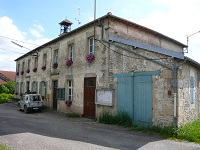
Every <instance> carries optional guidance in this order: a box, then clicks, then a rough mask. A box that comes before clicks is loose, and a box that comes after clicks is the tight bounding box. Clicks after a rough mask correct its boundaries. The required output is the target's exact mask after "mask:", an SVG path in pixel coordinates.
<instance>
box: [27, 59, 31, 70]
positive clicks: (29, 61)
mask: <svg viewBox="0 0 200 150" xmlns="http://www.w3.org/2000/svg"><path fill="white" fill-rule="evenodd" d="M30 65H31V60H30V59H29V60H28V68H27V69H28V70H30Z"/></svg>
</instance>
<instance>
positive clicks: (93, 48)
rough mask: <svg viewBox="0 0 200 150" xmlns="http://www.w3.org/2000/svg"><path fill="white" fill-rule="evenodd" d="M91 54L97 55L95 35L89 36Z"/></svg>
mask: <svg viewBox="0 0 200 150" xmlns="http://www.w3.org/2000/svg"><path fill="white" fill-rule="evenodd" d="M88 43H89V54H91V53H92V54H93V55H95V41H94V37H90V38H89V42H88Z"/></svg>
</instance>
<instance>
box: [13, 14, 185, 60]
mask: <svg viewBox="0 0 200 150" xmlns="http://www.w3.org/2000/svg"><path fill="white" fill-rule="evenodd" d="M106 18H113V19H117V20H119V21H122V22H126V23H128V24H130V25H132V26H135V27H137V28H140V29H143V30H145V31H147V32H151V33H152V34H154V35H157V36H162V37H164V38H167V39H169V40H171V41H172V42H174V43H176V44H178V45H180V46H182V47H183V48H184V47H187V46H186V45H184V44H183V43H181V42H178V41H176V40H174V39H172V38H170V37H168V36H166V35H163V34H161V33H159V32H157V31H154V30H152V29H149V28H147V27H144V26H141V25H139V24H136V23H134V22H131V21H129V20H126V19H123V18H120V17H117V16H114V15H112V13H110V12H109V13H107V14H106V15H104V16H102V17H100V18H98V19H96V20H95V22H97V21H99V20H103V19H106ZM60 23H62V22H60ZM90 25H94V21H91V22H89V23H87V24H85V25H83V26H80V27H79V28H76V29H74V30H72V31H70V32H67V33H65V34H63V35H61V36H59V37H57V38H55V39H53V40H51V41H49V42H47V43H45V44H43V45H41V46H39V47H37V48H35V49H33V50H32V51H29V52H28V53H26V54H24V55H22V56H20V57H19V58H17V59H16V60H15V61H18V60H19V59H21V58H23V57H25V56H27V55H30V54H32V53H34V52H36V51H38V50H40V49H41V48H44V47H49V44H52V43H54V42H56V41H58V40H61V39H62V38H64V37H67V36H69V35H71V34H73V33H75V32H77V31H80V30H82V29H83V28H85V27H87V26H90ZM49 48H50V47H49Z"/></svg>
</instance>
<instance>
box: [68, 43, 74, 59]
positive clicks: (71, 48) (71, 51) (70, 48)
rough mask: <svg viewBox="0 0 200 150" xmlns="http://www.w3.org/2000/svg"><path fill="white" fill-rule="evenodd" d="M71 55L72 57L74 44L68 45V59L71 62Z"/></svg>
mask: <svg viewBox="0 0 200 150" xmlns="http://www.w3.org/2000/svg"><path fill="white" fill-rule="evenodd" d="M73 55H74V44H70V45H69V59H70V60H72V61H73Z"/></svg>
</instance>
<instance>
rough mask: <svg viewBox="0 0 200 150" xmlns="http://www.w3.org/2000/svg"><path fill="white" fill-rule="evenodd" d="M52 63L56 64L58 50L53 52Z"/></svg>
mask: <svg viewBox="0 0 200 150" xmlns="http://www.w3.org/2000/svg"><path fill="white" fill-rule="evenodd" d="M54 63H58V49H57V50H55V51H54Z"/></svg>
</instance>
